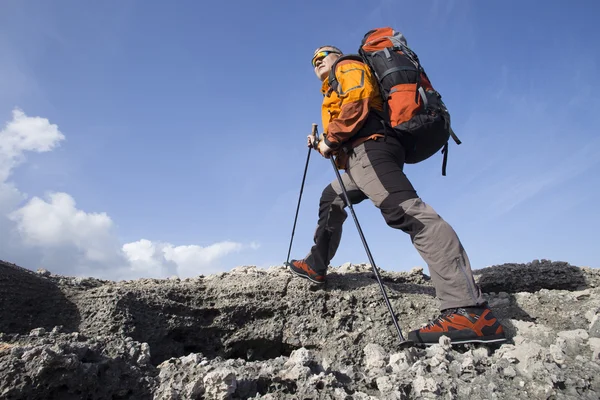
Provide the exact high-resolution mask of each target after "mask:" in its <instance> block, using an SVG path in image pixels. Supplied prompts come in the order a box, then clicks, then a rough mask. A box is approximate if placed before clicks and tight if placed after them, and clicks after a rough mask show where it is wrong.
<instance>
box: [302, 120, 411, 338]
mask: <svg viewBox="0 0 600 400" xmlns="http://www.w3.org/2000/svg"><path fill="white" fill-rule="evenodd" d="M313 132H314V133H315V137H316V138H317V140H318V133H317V131H316V126H315V125H314V124H313ZM329 159H330V160H331V165H332V166H333V170H334V171H335V175H336V176H337V179H338V182H339V184H340V186H341V188H342V193H343V194H344V201H345V202H346V205H347V206H348V208H349V209H350V213H351V214H352V218H354V223H355V224H356V229H357V230H358V234H359V235H360V240H362V243H363V245H364V246H365V250H366V252H367V257H369V262H370V263H371V266H372V267H373V272H375V277H376V278H377V282H379V287H380V288H381V293H382V294H383V299H384V300H385V304H386V305H387V307H388V310H389V311H390V314H391V315H392V321H393V322H394V326H395V327H396V330H397V331H398V336H399V337H400V347H401V348H402V347H408V346H411V345H412V344H413V342H412V341H410V340H406V339H405V338H404V336H403V335H402V330H401V329H400V325H398V320H397V319H396V314H394V310H393V309H392V304H391V303H390V300H389V299H388V296H387V293H386V292H385V287H384V286H383V282H381V277H380V276H379V271H378V270H377V266H376V265H375V261H373V256H372V255H371V250H369V245H367V240H366V239H365V235H363V232H362V229H361V228H360V224H359V223H358V218H356V213H355V212H354V207H352V203H350V198H349V197H348V193H347V192H346V187H345V186H344V182H343V181H342V176H341V175H340V171H338V168H337V165H335V161H334V159H333V157H329Z"/></svg>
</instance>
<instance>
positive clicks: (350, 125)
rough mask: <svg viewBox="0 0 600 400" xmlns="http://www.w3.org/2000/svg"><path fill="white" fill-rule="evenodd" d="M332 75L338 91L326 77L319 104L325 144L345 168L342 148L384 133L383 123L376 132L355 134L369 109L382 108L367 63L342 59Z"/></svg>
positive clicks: (350, 146) (340, 165) (365, 118)
mask: <svg viewBox="0 0 600 400" xmlns="http://www.w3.org/2000/svg"><path fill="white" fill-rule="evenodd" d="M335 76H336V79H337V81H338V87H337V91H332V90H331V89H330V87H329V80H328V79H325V81H324V82H323V86H322V87H321V92H322V93H323V95H324V98H323V105H322V107H321V118H322V120H323V132H324V137H323V139H324V140H325V143H326V144H327V145H328V146H329V147H331V148H332V149H334V150H338V151H336V153H337V160H336V161H337V164H338V167H340V168H345V164H346V158H347V157H346V154H345V152H344V151H343V150H341V147H345V148H350V149H351V148H353V147H356V146H358V145H359V144H360V143H363V142H364V141H365V140H368V139H371V138H373V137H379V136H383V126H382V127H381V130H380V131H379V133H375V132H370V133H374V134H370V135H368V136H364V135H358V137H355V135H356V134H357V133H358V132H359V131H360V129H361V128H362V127H363V125H364V123H365V121H366V120H367V117H368V116H369V111H371V110H372V109H375V110H377V111H382V110H383V101H382V99H381V96H380V94H379V88H378V86H377V82H376V81H375V78H374V77H373V75H372V73H371V70H370V69H369V67H368V66H367V65H365V64H364V63H362V62H359V61H355V60H342V61H341V62H339V63H338V64H337V67H336V70H335Z"/></svg>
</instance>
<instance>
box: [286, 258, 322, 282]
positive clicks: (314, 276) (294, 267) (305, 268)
mask: <svg viewBox="0 0 600 400" xmlns="http://www.w3.org/2000/svg"><path fill="white" fill-rule="evenodd" d="M286 264H287V266H288V267H289V269H290V271H292V272H293V273H294V274H296V275H298V276H300V277H302V278H306V279H308V280H309V281H311V282H314V283H325V274H319V273H318V272H316V271H315V270H313V269H312V267H311V266H310V265H308V264H307V263H306V262H305V261H304V260H292V261H290V262H289V263H286Z"/></svg>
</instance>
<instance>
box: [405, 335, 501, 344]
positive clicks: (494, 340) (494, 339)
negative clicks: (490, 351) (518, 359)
mask: <svg viewBox="0 0 600 400" xmlns="http://www.w3.org/2000/svg"><path fill="white" fill-rule="evenodd" d="M506 341H507V339H506V338H505V337H489V338H479V339H460V340H452V341H451V342H450V343H451V344H469V343H482V344H486V343H488V344H491V343H502V342H506ZM415 344H421V345H425V346H433V345H434V344H438V342H435V343H433V342H432V343H415Z"/></svg>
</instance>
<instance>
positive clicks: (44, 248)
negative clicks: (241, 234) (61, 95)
mask: <svg viewBox="0 0 600 400" xmlns="http://www.w3.org/2000/svg"><path fill="white" fill-rule="evenodd" d="M64 139H65V136H64V135H63V134H62V133H61V132H60V131H59V129H58V127H57V126H56V125H54V124H50V122H49V121H48V120H47V119H45V118H40V117H28V116H27V115H25V113H24V112H23V111H21V110H18V109H17V110H14V111H13V119H12V121H10V122H9V123H8V124H7V125H6V127H5V128H4V129H3V130H2V131H0V220H1V221H2V222H3V223H2V225H0V239H2V240H0V254H3V255H4V254H6V255H17V257H18V256H21V255H23V254H28V258H27V264H28V265H27V266H29V267H30V268H38V267H43V268H46V269H49V270H50V271H52V272H54V273H59V274H65V275H79V276H81V275H91V276H96V277H101V278H105V279H135V278H140V277H156V278H160V277H167V276H170V275H178V276H180V277H190V276H196V275H200V274H207V273H212V272H216V271H217V269H218V266H217V265H216V263H217V262H218V260H220V259H221V258H223V257H225V256H227V255H229V254H231V253H234V252H239V251H242V250H244V249H247V248H250V249H256V248H257V247H258V245H256V244H254V243H252V244H250V245H248V246H246V245H242V244H240V243H236V242H231V241H224V242H220V243H215V244H212V245H209V246H206V247H202V246H198V245H185V246H175V245H173V244H170V243H162V242H153V241H150V240H147V239H141V240H139V241H136V242H131V243H127V244H124V245H121V244H120V243H119V241H118V239H117V236H116V234H115V232H114V227H115V224H114V223H113V221H112V219H111V218H110V216H108V215H107V214H106V213H103V212H100V213H96V212H86V211H83V210H81V209H78V208H77V206H76V202H75V199H73V197H72V196H70V195H69V194H68V193H56V192H50V193H48V194H47V195H46V198H45V199H42V198H40V197H37V196H36V197H33V198H31V199H29V200H28V201H27V202H26V203H25V204H24V205H22V206H21V207H19V205H20V203H21V202H23V201H24V200H27V196H25V195H24V194H22V193H21V192H20V191H19V190H18V188H17V187H16V186H15V185H14V183H11V182H7V179H8V178H9V177H10V175H11V173H12V171H13V170H14V168H15V167H16V166H17V165H19V164H20V163H22V162H23V161H24V160H25V157H24V153H25V152H27V151H29V152H46V151H51V150H53V149H54V148H56V146H58V144H59V143H60V142H61V141H63V140H64ZM4 221H6V223H4ZM9 238H10V240H8V239H9ZM32 250H35V251H32ZM8 261H13V262H18V261H19V260H8Z"/></svg>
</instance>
